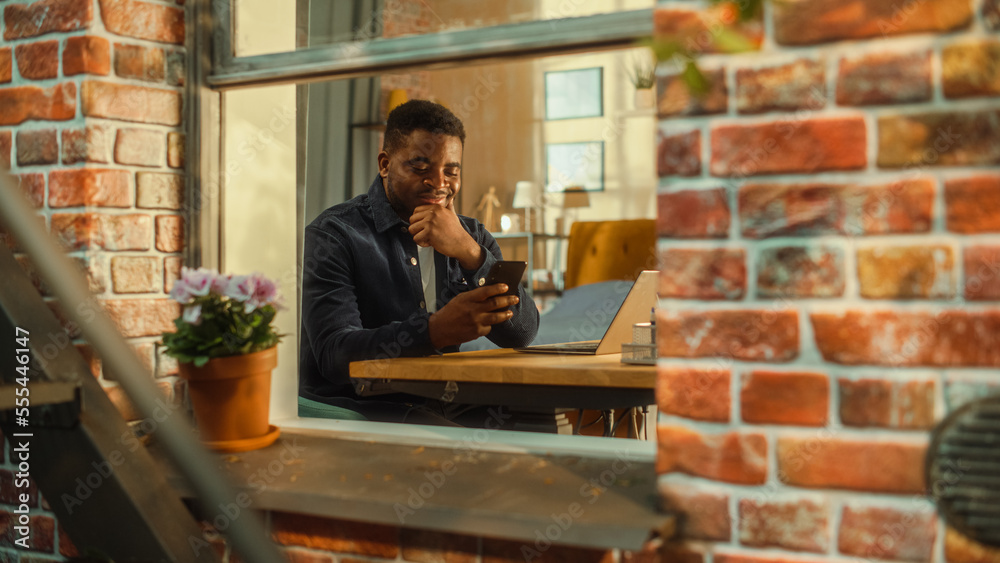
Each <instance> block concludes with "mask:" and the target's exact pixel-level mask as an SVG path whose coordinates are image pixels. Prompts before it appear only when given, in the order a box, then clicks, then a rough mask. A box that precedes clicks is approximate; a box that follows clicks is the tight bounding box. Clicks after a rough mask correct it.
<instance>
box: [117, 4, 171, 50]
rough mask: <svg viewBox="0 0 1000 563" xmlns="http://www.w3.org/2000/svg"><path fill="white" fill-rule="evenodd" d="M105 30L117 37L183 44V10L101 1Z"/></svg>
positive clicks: (152, 5)
mask: <svg viewBox="0 0 1000 563" xmlns="http://www.w3.org/2000/svg"><path fill="white" fill-rule="evenodd" d="M99 3H100V5H101V19H102V20H103V21H104V27H105V28H107V30H108V31H110V32H111V33H114V34H116V35H124V36H127V37H134V38H136V39H149V40H150V41H158V42H160V43H174V44H176V45H183V44H184V10H183V9H180V8H174V7H171V6H164V5H162V4H152V3H149V2H139V1H136V0H100V1H99Z"/></svg>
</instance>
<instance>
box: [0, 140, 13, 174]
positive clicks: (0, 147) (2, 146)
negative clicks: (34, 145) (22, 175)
mask: <svg viewBox="0 0 1000 563" xmlns="http://www.w3.org/2000/svg"><path fill="white" fill-rule="evenodd" d="M12 147H13V143H12V142H11V132H10V131H0V168H4V169H6V170H10V151H11V148H12Z"/></svg>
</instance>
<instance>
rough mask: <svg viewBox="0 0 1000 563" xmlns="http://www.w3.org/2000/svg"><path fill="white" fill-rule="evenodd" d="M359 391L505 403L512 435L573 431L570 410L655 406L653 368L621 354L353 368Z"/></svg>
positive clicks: (478, 356)
mask: <svg viewBox="0 0 1000 563" xmlns="http://www.w3.org/2000/svg"><path fill="white" fill-rule="evenodd" d="M351 378H352V379H356V380H365V381H363V382H362V383H363V385H362V386H360V387H361V390H360V393H361V394H362V395H366V396H376V395H378V394H380V393H385V392H399V393H408V394H411V395H418V396H421V397H427V398H431V399H439V400H442V401H444V402H454V403H463V404H475V405H503V406H506V407H509V408H510V409H511V412H512V414H514V416H515V419H514V421H515V429H517V430H535V431H545V432H559V433H570V432H571V431H572V429H571V428H570V427H569V423H568V422H567V420H566V417H565V412H566V411H568V410H573V409H597V410H610V409H621V408H629V407H641V406H645V405H651V404H653V403H654V402H655V400H656V399H655V396H654V391H653V390H654V384H655V379H656V368H655V366H646V365H629V364H622V363H621V355H620V354H607V355H603V356H581V355H571V354H565V355H563V354H527V353H523V352H515V351H514V350H508V349H505V350H480V351H475V352H459V353H457V354H445V355H443V356H430V357H424V358H392V359H383V360H367V361H363V362H352V363H351Z"/></svg>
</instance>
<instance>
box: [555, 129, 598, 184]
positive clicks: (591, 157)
mask: <svg viewBox="0 0 1000 563" xmlns="http://www.w3.org/2000/svg"><path fill="white" fill-rule="evenodd" d="M570 187H574V188H579V187H582V188H583V189H584V190H587V191H589V192H600V191H604V141H586V142H582V143H548V144H546V145H545V191H547V192H565V191H566V190H567V189H568V188H570Z"/></svg>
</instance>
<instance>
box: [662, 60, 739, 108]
mask: <svg viewBox="0 0 1000 563" xmlns="http://www.w3.org/2000/svg"><path fill="white" fill-rule="evenodd" d="M702 72H703V73H704V75H705V79H706V80H707V81H708V90H707V91H706V92H704V93H702V94H692V93H691V88H690V87H689V86H688V84H687V82H685V81H684V78H683V76H682V75H680V74H672V75H668V76H659V77H657V79H656V92H657V97H656V114H657V116H658V117H659V118H661V119H663V118H666V117H676V116H681V115H712V114H718V113H726V111H727V110H728V107H729V88H728V87H727V86H726V72H725V69H715V70H703V71H702Z"/></svg>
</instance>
